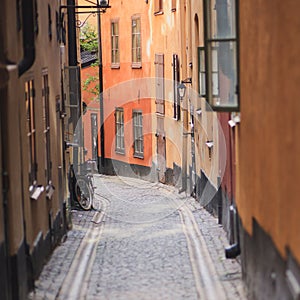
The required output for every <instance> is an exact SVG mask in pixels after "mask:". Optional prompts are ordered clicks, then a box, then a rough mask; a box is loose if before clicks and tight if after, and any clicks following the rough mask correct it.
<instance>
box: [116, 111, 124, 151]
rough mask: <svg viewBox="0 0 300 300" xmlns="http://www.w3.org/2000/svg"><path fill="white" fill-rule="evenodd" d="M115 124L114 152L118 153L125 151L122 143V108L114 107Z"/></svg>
mask: <svg viewBox="0 0 300 300" xmlns="http://www.w3.org/2000/svg"><path fill="white" fill-rule="evenodd" d="M115 126H116V136H115V139H116V152H117V153H120V154H124V153H125V144H124V110H123V108H120V107H118V108H116V111H115Z"/></svg>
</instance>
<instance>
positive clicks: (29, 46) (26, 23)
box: [18, 0, 35, 77]
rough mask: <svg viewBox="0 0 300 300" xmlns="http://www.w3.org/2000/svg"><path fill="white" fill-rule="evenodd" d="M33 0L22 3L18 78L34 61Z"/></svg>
mask: <svg viewBox="0 0 300 300" xmlns="http://www.w3.org/2000/svg"><path fill="white" fill-rule="evenodd" d="M33 11H34V9H33V0H23V1H22V20H23V24H22V28H23V59H22V60H21V61H20V62H19V63H18V73H19V77H20V76H22V75H23V74H24V73H25V72H26V71H27V70H28V69H30V67H31V66H32V65H33V63H34V60H35V44H34V13H33Z"/></svg>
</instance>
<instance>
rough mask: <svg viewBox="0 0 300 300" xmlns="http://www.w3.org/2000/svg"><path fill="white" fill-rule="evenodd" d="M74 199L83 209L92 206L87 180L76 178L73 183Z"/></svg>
mask: <svg viewBox="0 0 300 300" xmlns="http://www.w3.org/2000/svg"><path fill="white" fill-rule="evenodd" d="M75 193H76V199H77V201H78V203H79V205H80V206H81V207H82V208H83V209H84V210H89V209H91V207H92V202H93V196H92V192H91V190H90V187H89V183H88V182H87V180H85V179H82V178H78V179H77V181H76V184H75Z"/></svg>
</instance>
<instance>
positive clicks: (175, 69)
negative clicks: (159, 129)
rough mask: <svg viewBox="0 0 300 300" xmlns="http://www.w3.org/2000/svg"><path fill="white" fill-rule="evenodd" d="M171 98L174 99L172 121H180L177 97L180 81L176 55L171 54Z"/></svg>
mask: <svg viewBox="0 0 300 300" xmlns="http://www.w3.org/2000/svg"><path fill="white" fill-rule="evenodd" d="M172 68H173V97H174V115H173V117H174V119H176V120H180V99H179V95H178V89H177V87H178V83H179V80H180V74H179V59H178V55H177V54H173V63H172Z"/></svg>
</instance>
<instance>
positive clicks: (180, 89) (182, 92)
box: [177, 78, 192, 100]
mask: <svg viewBox="0 0 300 300" xmlns="http://www.w3.org/2000/svg"><path fill="white" fill-rule="evenodd" d="M185 83H189V84H191V83H192V78H186V79H184V80H181V83H180V84H179V85H178V87H177V89H178V94H179V97H180V100H182V99H183V98H184V96H185V91H186V86H185Z"/></svg>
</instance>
